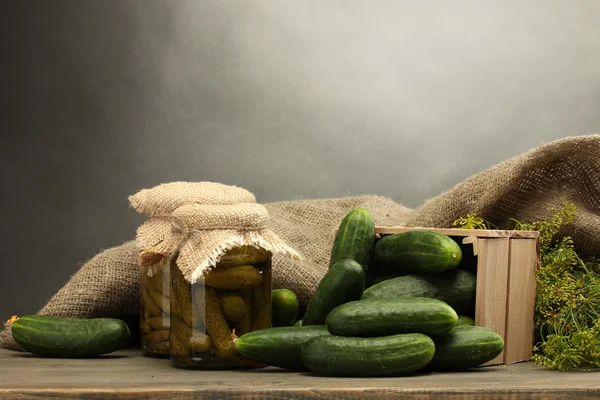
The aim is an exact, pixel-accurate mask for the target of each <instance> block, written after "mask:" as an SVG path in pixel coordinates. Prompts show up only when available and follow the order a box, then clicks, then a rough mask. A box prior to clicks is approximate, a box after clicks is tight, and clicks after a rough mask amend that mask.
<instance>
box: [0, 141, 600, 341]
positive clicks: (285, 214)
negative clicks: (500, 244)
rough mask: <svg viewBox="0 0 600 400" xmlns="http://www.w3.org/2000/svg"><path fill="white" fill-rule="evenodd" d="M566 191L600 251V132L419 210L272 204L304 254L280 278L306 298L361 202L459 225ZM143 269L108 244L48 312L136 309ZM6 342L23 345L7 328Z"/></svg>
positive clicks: (535, 211)
mask: <svg viewBox="0 0 600 400" xmlns="http://www.w3.org/2000/svg"><path fill="white" fill-rule="evenodd" d="M563 198H564V199H567V200H569V201H572V202H573V203H574V204H575V206H576V208H577V218H576V220H575V222H574V223H573V224H572V225H570V226H568V227H566V229H565V230H564V233H565V234H569V235H572V236H573V237H574V239H575V242H576V244H577V247H578V250H579V251H581V252H584V253H598V252H600V135H590V136H579V137H571V138H567V139H563V140H558V141H555V142H551V143H549V144H546V145H543V146H540V147H538V148H536V149H534V150H532V151H530V152H528V153H525V154H523V155H520V156H518V157H515V158H513V159H510V160H508V161H505V162H503V163H501V164H498V165H496V166H494V167H492V168H490V169H488V170H486V171H484V172H481V173H479V174H477V175H474V176H472V177H470V178H469V179H467V180H465V181H464V182H462V183H460V184H458V185H456V186H455V187H454V188H452V189H450V190H448V191H447V192H445V193H442V194H441V195H440V196H438V197H436V198H434V199H431V200H428V201H427V202H425V203H424V204H423V205H422V206H421V207H419V208H417V209H415V210H410V209H408V208H406V207H403V206H402V205H399V204H397V203H395V202H393V201H392V200H391V199H388V198H384V197H377V196H361V197H352V198H341V199H327V200H300V201H291V202H279V203H271V204H265V207H266V209H267V210H268V212H269V216H270V222H269V226H270V227H271V228H272V230H273V231H274V232H275V233H276V234H277V235H279V236H280V237H281V238H282V239H283V240H284V241H286V242H287V243H288V244H290V245H291V246H292V247H293V248H295V249H296V250H298V251H299V253H300V254H301V255H302V256H303V257H304V260H303V261H302V262H294V261H291V260H289V259H286V258H280V257H276V258H275V259H274V265H273V267H274V271H273V273H274V276H273V283H274V286H275V287H276V288H279V287H287V288H290V289H292V290H293V291H295V292H296V293H298V295H299V297H300V299H301V301H302V302H303V303H305V302H306V301H307V299H308V298H309V297H310V295H311V294H312V292H313V291H314V289H315V286H316V284H317V282H318V280H319V279H320V278H321V277H322V275H323V274H324V272H325V270H326V268H327V263H328V261H329V251H330V250H331V245H332V241H333V238H334V235H335V230H336V229H337V227H338V224H339V222H340V221H341V219H342V217H343V216H344V215H345V214H346V213H347V212H348V211H350V210H352V209H353V208H356V207H365V208H367V209H369V210H370V211H371V213H372V214H373V215H374V217H375V221H376V224H377V225H387V226H393V225H404V226H429V227H451V226H452V223H453V221H454V220H455V219H456V218H458V217H461V216H465V215H466V214H468V213H471V212H476V213H478V214H480V215H482V216H483V217H485V218H486V219H488V220H490V221H491V222H493V223H495V224H497V225H499V226H505V224H506V221H507V220H508V218H509V217H516V218H518V219H520V220H523V221H532V220H539V219H543V218H545V217H546V216H547V215H549V214H548V213H549V209H550V208H551V207H556V206H559V205H560V201H561V200H562V199H563ZM138 272H139V271H138V268H137V250H136V249H135V248H134V244H133V243H132V242H131V243H126V244H124V245H122V246H119V247H115V248H113V249H109V250H106V251H105V252H103V253H100V254H99V255H98V256H96V257H94V259H92V260H91V261H89V262H88V263H87V264H86V265H84V266H83V267H82V269H81V270H80V271H79V272H78V273H77V274H76V275H75V276H74V277H73V278H72V280H71V281H69V282H68V283H67V284H66V285H65V287H63V288H62V289H61V290H60V291H59V292H58V293H57V294H56V295H55V296H54V297H53V298H52V299H51V300H50V302H49V303H48V304H47V305H46V306H45V307H44V308H43V309H42V310H41V311H40V313H43V314H54V315H65V316H66V315H68V316H73V317H91V316H100V315H102V316H120V315H127V314H133V315H135V314H136V313H137V312H138V308H139V304H138V298H137V293H138V285H139V282H138V280H139V273H138ZM88 293H95V295H89V294H88ZM107 299H110V300H107ZM0 346H3V347H11V346H12V347H13V348H14V347H15V345H14V342H12V340H11V338H10V335H9V334H8V332H7V331H5V332H3V334H2V336H1V337H0Z"/></svg>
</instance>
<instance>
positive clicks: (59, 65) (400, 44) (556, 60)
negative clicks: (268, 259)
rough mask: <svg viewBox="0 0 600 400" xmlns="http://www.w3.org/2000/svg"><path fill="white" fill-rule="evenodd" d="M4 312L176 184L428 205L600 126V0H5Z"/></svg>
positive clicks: (272, 195) (46, 287)
mask: <svg viewBox="0 0 600 400" xmlns="http://www.w3.org/2000/svg"><path fill="white" fill-rule="evenodd" d="M0 7H1V8H2V10H1V12H0V16H1V17H0V18H1V20H0V34H1V35H0V40H1V41H2V45H1V47H0V48H1V51H2V55H3V56H4V57H3V61H2V62H1V65H0V68H1V75H0V76H1V77H2V84H1V90H0V107H1V108H0V118H1V124H0V127H1V129H2V141H1V149H2V154H1V157H0V163H1V164H0V165H1V172H0V174H1V178H2V184H3V185H2V196H0V209H2V210H3V221H4V224H3V229H2V230H1V231H0V243H1V248H0V251H1V259H2V270H3V272H4V274H3V275H2V279H0V317H1V318H4V317H7V316H9V315H11V314H13V313H18V314H24V313H30V312H35V311H36V310H37V309H39V308H40V307H41V306H42V305H43V304H44V302H45V300H47V299H48V298H49V297H50V296H51V295H52V294H53V293H54V292H55V291H56V290H57V289H58V288H59V287H60V286H61V285H62V284H63V283H64V282H65V281H67V280H68V278H69V276H70V275H71V274H73V273H74V272H75V271H76V270H77V268H78V266H79V265H80V263H82V262H84V261H85V260H86V259H88V258H90V257H91V256H93V255H94V254H95V253H96V252H98V251H99V250H100V249H101V248H107V247H110V246H112V245H115V244H119V243H121V242H123V241H125V240H127V239H130V238H133V237H134V233H135V228H136V226H137V225H138V224H139V223H140V222H141V221H142V219H141V218H140V216H138V215H137V214H136V213H135V212H134V211H133V210H132V209H131V208H129V206H128V201H127V196H128V195H130V194H132V193H134V192H136V191H137V190H139V189H142V188H147V187H151V186H154V185H156V184H159V183H161V182H166V181H172V180H192V181H198V180H212V181H220V182H224V183H228V184H237V185H241V186H243V187H246V188H247V189H249V190H251V191H252V192H254V193H255V194H256V195H257V197H258V199H259V201H262V202H267V201H275V200H288V199H295V198H314V197H330V196H346V195H357V194H368V193H377V194H382V195H388V196H391V197H393V198H394V199H396V200H397V201H399V202H401V203H404V204H406V205H409V206H417V205H419V204H420V203H421V202H422V201H423V200H424V199H426V198H428V197H432V196H435V195H436V194H438V193H439V192H441V191H443V190H445V189H448V188H450V187H451V186H453V185H454V184H456V183H458V182H460V181H461V180H462V179H464V178H465V177H467V176H468V175H470V174H472V173H475V172H478V171H480V170H482V169H485V168H487V167H489V166H491V165H493V164H495V163H497V162H499V161H502V160H504V159H506V158H509V157H512V156H514V155H517V154H519V153H521V152H523V151H526V150H528V149H530V148H531V147H534V146H536V145H538V144H540V143H541V142H547V141H550V140H553V139H557V138H561V137H565V136H570V135H579V134H591V133H596V132H600V113H598V111H597V110H599V109H600V54H599V49H600V24H598V21H600V2H598V1H595V0H590V1H528V2H522V1H516V0H515V1H452V2H449V1H418V2H417V1H397V0H394V1H381V0H380V1H348V0H336V1H325V2H299V1H298V2H290V1H279V0H268V1H267V0H263V1H244V2H242V1H233V0H232V1H220V2H216V1H171V2H167V1H154V0H145V1H137V2H133V1H129V2H123V1H120V0H114V1H112V0H111V1H107V0H102V1H92V0H90V1H68V2H67V1H53V2H35V3H33V2H27V1H4V2H2V5H1V6H0Z"/></svg>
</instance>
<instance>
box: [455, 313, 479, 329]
mask: <svg viewBox="0 0 600 400" xmlns="http://www.w3.org/2000/svg"><path fill="white" fill-rule="evenodd" d="M456 326H475V321H474V320H473V318H471V317H467V316H466V315H459V316H458V321H456ZM456 326H455V327H456Z"/></svg>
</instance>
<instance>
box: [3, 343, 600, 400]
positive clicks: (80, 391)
mask: <svg viewBox="0 0 600 400" xmlns="http://www.w3.org/2000/svg"><path fill="white" fill-rule="evenodd" d="M599 396H600V380H599V379H598V376H597V374H595V373H589V372H571V373H560V372H555V371H549V370H546V369H544V368H541V367H538V366H535V365H533V364H532V363H530V362H526V363H518V364H513V365H501V366H492V367H484V368H477V369H473V370H471V371H467V372H448V373H425V372H423V373H417V374H413V375H411V376H406V377H397V378H325V377H319V376H315V375H312V374H310V373H298V372H291V371H286V370H282V369H278V368H264V369H258V370H250V371H248V370H238V371H210V370H209V371H194V370H181V369H175V368H172V367H171V366H170V362H169V360H164V359H152V358H146V357H142V356H141V350H140V349H133V350H125V351H118V352H116V353H114V354H111V355H107V356H104V357H99V358H95V359H88V360H74V359H52V358H39V357H35V356H33V355H29V354H23V353H15V352H11V351H7V350H1V349H0V398H2V399H5V398H9V399H13V398H14V399H40V398H51V397H55V398H88V399H103V398H112V399H247V398H252V399H270V400H278V399H286V400H292V399H302V400H305V399H306V400H307V399H321V400H322V399H352V400H355V399H356V400H358V399H373V400H376V399H391V398H402V399H410V400H438V399H445V400H479V399H483V398H485V399H495V400H509V399H510V400H516V399H529V400H542V399H544V400H547V399H553V400H567V399H569V400H570V399H574V398H577V399H578V400H584V399H592V398H594V399H596V398H598V397H599Z"/></svg>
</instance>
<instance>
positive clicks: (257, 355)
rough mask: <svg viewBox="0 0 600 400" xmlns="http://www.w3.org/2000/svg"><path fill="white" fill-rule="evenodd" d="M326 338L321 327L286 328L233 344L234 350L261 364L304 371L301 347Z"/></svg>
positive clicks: (250, 335)
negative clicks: (315, 338)
mask: <svg viewBox="0 0 600 400" xmlns="http://www.w3.org/2000/svg"><path fill="white" fill-rule="evenodd" d="M324 335H329V332H328V331H327V328H326V327H325V326H323V325H311V326H285V327H279V328H268V329H260V330H256V331H252V332H249V333H246V334H245V335H242V336H240V337H239V338H237V339H236V341H235V348H236V349H237V350H238V351H239V352H240V354H242V355H243V356H245V357H246V358H249V359H251V360H254V361H257V362H259V363H261V364H266V365H272V366H274V367H280V368H287V369H293V370H305V369H306V368H305V367H304V364H303V363H302V359H301V357H300V351H301V349H302V345H304V343H306V341H308V340H309V339H312V338H314V337H317V336H324Z"/></svg>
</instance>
